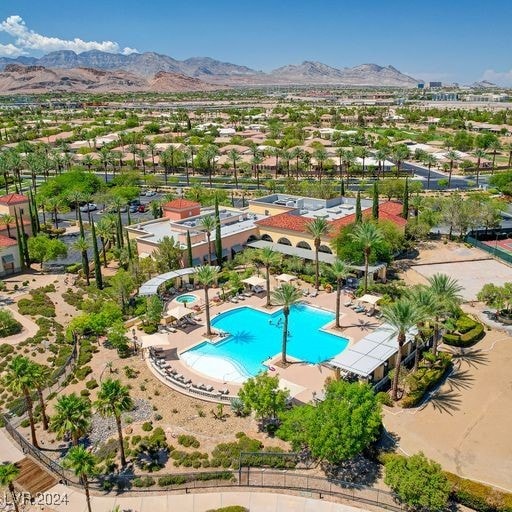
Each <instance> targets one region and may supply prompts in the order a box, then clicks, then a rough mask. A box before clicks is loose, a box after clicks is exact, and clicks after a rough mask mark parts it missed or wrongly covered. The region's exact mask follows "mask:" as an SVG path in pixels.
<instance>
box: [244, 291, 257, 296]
mask: <svg viewBox="0 0 512 512" xmlns="http://www.w3.org/2000/svg"><path fill="white" fill-rule="evenodd" d="M253 295H254V293H252V292H244V293H243V296H244V297H252V296H253Z"/></svg>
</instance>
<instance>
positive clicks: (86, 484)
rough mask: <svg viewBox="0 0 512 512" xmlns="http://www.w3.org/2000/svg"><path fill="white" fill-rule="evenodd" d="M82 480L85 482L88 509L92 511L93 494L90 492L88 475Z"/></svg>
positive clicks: (89, 511)
mask: <svg viewBox="0 0 512 512" xmlns="http://www.w3.org/2000/svg"><path fill="white" fill-rule="evenodd" d="M82 481H83V484H84V491H85V501H86V502H87V510H88V512H92V509H91V496H90V494H89V482H88V481H87V476H86V475H83V476H82Z"/></svg>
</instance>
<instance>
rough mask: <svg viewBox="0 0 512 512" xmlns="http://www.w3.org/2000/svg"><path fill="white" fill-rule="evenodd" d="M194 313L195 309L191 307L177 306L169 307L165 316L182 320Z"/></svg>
mask: <svg viewBox="0 0 512 512" xmlns="http://www.w3.org/2000/svg"><path fill="white" fill-rule="evenodd" d="M192 313H193V311H192V310H191V309H187V308H186V307H185V306H176V307H175V308H172V309H169V311H167V314H166V315H165V316H166V317H171V318H174V319H175V320H180V319H181V318H183V317H185V316H187V315H190V314H192Z"/></svg>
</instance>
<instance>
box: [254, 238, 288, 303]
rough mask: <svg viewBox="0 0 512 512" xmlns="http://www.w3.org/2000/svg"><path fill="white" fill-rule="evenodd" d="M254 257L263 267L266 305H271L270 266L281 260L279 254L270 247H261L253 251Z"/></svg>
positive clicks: (277, 263)
mask: <svg viewBox="0 0 512 512" xmlns="http://www.w3.org/2000/svg"><path fill="white" fill-rule="evenodd" d="M254 257H255V259H257V260H258V261H259V262H260V263H261V264H262V265H263V266H264V267H265V271H266V274H265V276H266V280H267V307H268V308H269V307H270V306H271V304H270V267H272V266H275V265H279V263H280V261H281V254H279V253H278V252H276V251H274V250H273V249H271V248H270V247H263V249H260V250H258V251H255V255H254Z"/></svg>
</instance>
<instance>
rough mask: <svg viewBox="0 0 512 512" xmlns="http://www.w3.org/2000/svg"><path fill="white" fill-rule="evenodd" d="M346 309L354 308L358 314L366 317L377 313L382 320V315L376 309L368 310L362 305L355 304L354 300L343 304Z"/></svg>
mask: <svg viewBox="0 0 512 512" xmlns="http://www.w3.org/2000/svg"><path fill="white" fill-rule="evenodd" d="M343 305H344V306H345V307H346V308H352V309H353V310H354V311H355V312H356V313H361V314H363V315H366V316H373V315H375V314H376V313H377V316H376V317H377V318H380V317H381V316H382V314H381V313H380V312H378V311H377V310H376V309H375V308H374V307H372V308H366V307H364V306H363V305H361V304H354V303H353V302H352V300H349V301H347V302H345V303H344V304H343Z"/></svg>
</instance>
